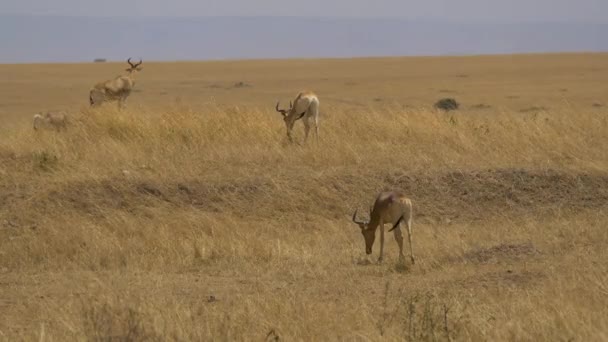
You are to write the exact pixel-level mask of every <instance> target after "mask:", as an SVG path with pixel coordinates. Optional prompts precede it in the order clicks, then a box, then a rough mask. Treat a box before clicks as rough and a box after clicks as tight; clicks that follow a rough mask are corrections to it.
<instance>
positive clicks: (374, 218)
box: [367, 210, 380, 230]
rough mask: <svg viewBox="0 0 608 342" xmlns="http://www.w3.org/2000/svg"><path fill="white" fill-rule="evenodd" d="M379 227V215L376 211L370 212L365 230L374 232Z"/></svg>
mask: <svg viewBox="0 0 608 342" xmlns="http://www.w3.org/2000/svg"><path fill="white" fill-rule="evenodd" d="M379 225H380V214H379V213H378V211H377V210H375V211H372V213H371V214H370V216H369V223H368V224H367V229H370V230H376V229H378V226H379Z"/></svg>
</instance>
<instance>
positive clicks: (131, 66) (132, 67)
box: [126, 57, 143, 74]
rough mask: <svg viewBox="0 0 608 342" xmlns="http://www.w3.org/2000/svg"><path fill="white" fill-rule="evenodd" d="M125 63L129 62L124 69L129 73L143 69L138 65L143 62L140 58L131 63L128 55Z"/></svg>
mask: <svg viewBox="0 0 608 342" xmlns="http://www.w3.org/2000/svg"><path fill="white" fill-rule="evenodd" d="M127 63H129V67H128V68H127V69H126V71H127V72H128V73H129V74H132V73H133V72H134V71H141V69H143V67H140V65H141V64H142V63H143V61H142V60H141V59H140V60H139V63H135V64H133V63H131V58H130V57H129V59H127Z"/></svg>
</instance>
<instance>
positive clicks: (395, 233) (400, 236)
mask: <svg viewBox="0 0 608 342" xmlns="http://www.w3.org/2000/svg"><path fill="white" fill-rule="evenodd" d="M393 236H395V241H397V244H398V245H399V261H402V260H403V259H404V258H405V256H404V255H403V234H402V233H401V226H399V227H397V228H395V230H393Z"/></svg>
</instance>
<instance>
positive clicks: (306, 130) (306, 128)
mask: <svg viewBox="0 0 608 342" xmlns="http://www.w3.org/2000/svg"><path fill="white" fill-rule="evenodd" d="M303 121H304V142H306V141H307V140H308V133H310V121H308V118H307V117H306V118H304V120H303Z"/></svg>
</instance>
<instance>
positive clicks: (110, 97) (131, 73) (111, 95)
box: [89, 58, 143, 108]
mask: <svg viewBox="0 0 608 342" xmlns="http://www.w3.org/2000/svg"><path fill="white" fill-rule="evenodd" d="M142 62H143V61H142V60H141V59H140V60H139V63H136V64H133V63H131V58H129V59H127V63H129V67H128V68H127V69H126V71H127V74H126V75H121V76H117V77H116V78H114V79H112V80H108V81H103V82H99V83H97V84H96V85H95V86H94V87H93V89H91V91H90V92H89V103H90V104H91V106H99V105H101V104H102V103H103V102H108V101H118V108H124V106H125V101H126V100H127V97H129V95H131V91H132V90H133V87H134V86H135V76H136V75H137V73H138V72H139V71H141V69H142V67H140V65H141V64H142Z"/></svg>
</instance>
